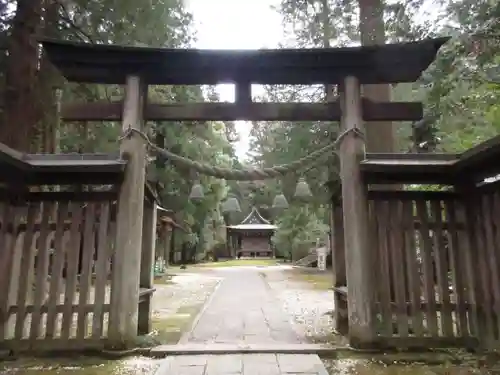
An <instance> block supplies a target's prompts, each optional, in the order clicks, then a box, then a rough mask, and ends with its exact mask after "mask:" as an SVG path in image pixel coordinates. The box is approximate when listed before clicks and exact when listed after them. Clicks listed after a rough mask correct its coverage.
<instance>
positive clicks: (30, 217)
mask: <svg viewBox="0 0 500 375" xmlns="http://www.w3.org/2000/svg"><path fill="white" fill-rule="evenodd" d="M39 210H40V204H33V203H31V204H29V205H28V212H27V215H26V216H27V219H26V221H27V223H28V227H27V229H26V232H25V233H24V242H23V248H22V251H23V256H22V259H21V275H24V276H26V275H29V274H30V273H31V271H32V268H33V267H34V262H35V246H34V244H33V240H34V239H35V232H34V231H33V227H34V224H35V220H36V219H37V216H38V212H39ZM28 289H31V285H30V278H29V277H22V278H21V280H20V282H19V289H18V290H17V307H18V312H17V316H16V326H15V328H14V337H15V338H16V339H19V340H20V339H22V337H23V333H24V322H25V319H26V304H27V303H26V302H27V299H28Z"/></svg>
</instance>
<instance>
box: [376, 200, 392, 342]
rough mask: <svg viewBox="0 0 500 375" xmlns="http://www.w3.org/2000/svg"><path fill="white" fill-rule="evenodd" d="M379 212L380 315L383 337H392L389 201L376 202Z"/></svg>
mask: <svg viewBox="0 0 500 375" xmlns="http://www.w3.org/2000/svg"><path fill="white" fill-rule="evenodd" d="M374 203H375V207H376V212H377V227H378V228H377V229H378V239H379V242H378V253H379V254H378V255H379V267H380V283H379V284H380V286H379V288H380V304H381V306H380V314H381V320H382V325H381V328H380V333H381V335H382V336H385V337H390V336H392V333H393V329H392V311H391V279H390V257H389V243H388V238H389V225H388V224H389V206H388V202H387V201H380V200H376V201H374Z"/></svg>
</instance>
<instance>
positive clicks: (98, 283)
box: [92, 202, 111, 338]
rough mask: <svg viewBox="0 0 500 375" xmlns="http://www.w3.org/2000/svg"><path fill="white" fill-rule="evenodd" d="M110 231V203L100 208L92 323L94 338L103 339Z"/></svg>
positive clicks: (105, 203)
mask: <svg viewBox="0 0 500 375" xmlns="http://www.w3.org/2000/svg"><path fill="white" fill-rule="evenodd" d="M108 229H109V202H104V203H103V204H102V205H101V208H100V215H99V232H98V236H99V237H98V245H97V262H96V267H95V273H96V278H95V287H94V289H95V300H94V316H93V321H92V336H93V337H96V338H97V337H101V336H102V333H103V320H104V307H103V305H104V297H105V294H106V284H107V281H108V280H107V276H108V274H107V273H108V272H107V271H108V270H107V263H108V261H109V256H110V251H109V250H110V248H111V246H110V244H109V242H108Z"/></svg>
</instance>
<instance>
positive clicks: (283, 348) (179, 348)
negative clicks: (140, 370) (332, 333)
mask: <svg viewBox="0 0 500 375" xmlns="http://www.w3.org/2000/svg"><path fill="white" fill-rule="evenodd" d="M342 349H344V350H345V347H334V346H330V345H321V344H181V345H179V344H178V345H159V346H157V347H154V348H152V349H147V353H146V352H144V353H142V354H144V355H148V356H152V357H160V358H161V357H165V356H169V355H198V354H200V355H202V354H259V353H260V354H266V353H272V354H322V355H328V354H333V353H335V352H337V351H339V350H342Z"/></svg>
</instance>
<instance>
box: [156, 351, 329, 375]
mask: <svg viewBox="0 0 500 375" xmlns="http://www.w3.org/2000/svg"><path fill="white" fill-rule="evenodd" d="M170 374H179V375H229V374H233V375H293V374H296V375H298V374H301V375H328V373H327V372H326V369H325V367H324V365H323V363H322V362H321V360H320V359H319V357H318V356H317V355H314V354H303V355H294V354H239V355H197V356H179V357H170V358H168V359H166V360H165V361H164V362H163V364H162V365H161V366H160V367H159V368H158V370H157V371H156V373H155V375H170Z"/></svg>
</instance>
